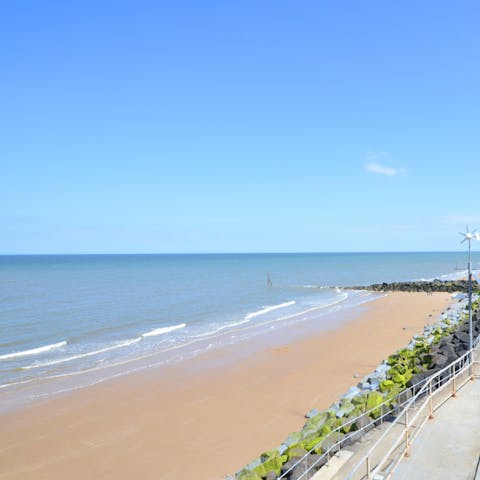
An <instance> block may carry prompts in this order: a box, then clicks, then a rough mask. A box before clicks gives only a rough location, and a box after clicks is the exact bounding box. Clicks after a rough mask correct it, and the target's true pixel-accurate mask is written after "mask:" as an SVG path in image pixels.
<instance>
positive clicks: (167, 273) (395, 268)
mask: <svg viewBox="0 0 480 480" xmlns="http://www.w3.org/2000/svg"><path fill="white" fill-rule="evenodd" d="M479 261H480V256H478V255H477V254H476V253H474V254H473V263H474V265H477V264H478V262H479ZM465 268H466V255H465V253H463V252H455V253H341V254H340V253H338V254H335V253H319V254H314V253H312V254H218V255H213V254H212V255H209V254H205V255H200V254H199V255H66V256H63V255H58V256H49V255H45V256H0V404H1V402H2V397H4V396H5V395H7V396H8V398H12V392H13V393H15V392H17V393H18V394H19V395H20V394H22V395H23V397H24V398H35V397H36V396H45V395H52V394H55V393H56V392H57V391H62V390H64V389H66V388H65V384H64V383H63V384H60V382H56V380H58V379H66V378H69V379H70V382H69V384H68V388H69V389H71V388H76V387H78V386H80V384H82V382H81V381H80V378H83V380H82V381H83V384H82V385H86V384H89V383H95V382H96V381H98V380H99V379H102V380H103V379H106V378H109V376H114V375H118V374H119V372H120V373H122V372H127V371H129V368H128V366H129V365H131V364H133V363H134V362H136V361H138V359H140V358H141V359H147V361H146V362H144V363H143V365H149V363H148V359H150V358H152V359H154V358H155V359H157V360H158V358H161V359H162V360H161V361H162V362H167V363H168V362H174V361H179V360H181V359H182V358H186V357H188V356H190V357H193V356H195V355H198V354H199V353H201V352H202V351H205V350H207V349H214V348H217V347H219V346H221V345H225V344H229V343H235V342H242V341H248V339H249V338H250V337H252V336H254V335H259V334H262V332H263V333H265V332H267V331H271V330H272V329H281V328H284V327H286V326H294V325H296V324H298V323H300V322H309V321H310V322H311V321H315V322H316V323H318V324H321V323H322V321H323V320H322V319H326V318H327V317H328V318H330V319H331V318H332V315H334V314H335V313H340V312H345V311H347V310H348V309H351V308H354V307H355V306H357V305H360V304H362V303H364V302H368V301H369V300H371V299H373V298H375V295H373V294H370V293H368V292H364V291H351V290H348V289H344V288H341V287H346V286H351V285H365V284H370V283H374V282H383V281H386V282H390V281H401V280H417V279H433V278H455V277H461V276H465V275H466V271H465ZM268 278H270V280H271V285H268ZM284 331H286V332H288V329H285V328H284ZM157 363H158V362H157ZM115 366H121V367H120V370H119V369H118V368H117V369H116V370H115V369H114V368H113V367H115ZM86 373H88V381H86V380H85V378H86V377H85V376H83V377H82V374H86ZM39 386H42V388H39ZM0 409H1V405H0Z"/></svg>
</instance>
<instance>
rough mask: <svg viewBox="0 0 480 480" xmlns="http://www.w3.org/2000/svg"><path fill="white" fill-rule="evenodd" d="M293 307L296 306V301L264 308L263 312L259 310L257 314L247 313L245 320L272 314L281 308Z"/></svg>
mask: <svg viewBox="0 0 480 480" xmlns="http://www.w3.org/2000/svg"><path fill="white" fill-rule="evenodd" d="M291 305H295V300H292V301H291V302H285V303H279V304H278V305H271V306H268V307H263V308H262V309H261V310H257V311H256V312H252V313H247V315H245V320H250V319H251V318H254V317H258V316H259V315H263V314H265V313H268V312H272V311H273V310H278V309H279V308H285V307H290V306H291Z"/></svg>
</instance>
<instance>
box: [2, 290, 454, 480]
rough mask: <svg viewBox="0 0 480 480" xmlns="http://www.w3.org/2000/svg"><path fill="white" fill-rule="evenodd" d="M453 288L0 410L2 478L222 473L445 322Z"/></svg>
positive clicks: (378, 303)
mask: <svg viewBox="0 0 480 480" xmlns="http://www.w3.org/2000/svg"><path fill="white" fill-rule="evenodd" d="M451 302H452V299H451V297H450V295H448V294H443V293H436V294H433V295H425V294H424V293H392V294H389V295H388V296H386V297H383V298H380V299H378V300H375V301H373V302H371V303H369V304H367V306H365V307H364V308H362V309H361V311H360V312H359V313H358V314H356V315H353V314H352V318H351V319H349V320H348V321H343V322H341V325H340V326H339V328H337V329H334V330H330V331H327V332H323V333H318V334H315V335H310V336H309V337H308V338H302V339H294V340H290V341H289V340H288V338H289V335H288V332H285V338H284V339H283V341H282V342H281V343H279V344H276V345H275V346H272V345H269V346H268V347H265V348H260V349H258V348H257V349H254V350H252V351H253V352H254V353H253V354H252V355H250V356H249V357H245V356H244V355H242V352H245V350H247V351H248V347H246V346H245V345H242V344H238V345H236V346H233V347H228V348H225V349H223V350H222V351H217V352H214V353H208V354H205V355H202V356H199V357H197V358H196V359H194V360H190V361H185V362H183V363H181V364H177V365H174V366H169V367H162V368H157V369H151V370H148V371H144V372H140V373H136V374H132V375H129V376H127V377H123V378H119V379H115V380H111V381H108V382H105V383H103V384H99V385H96V386H93V387H88V388H85V389H82V390H79V391H76V392H73V393H69V394H66V395H64V396H62V397H58V398H54V399H51V400H49V401H47V402H43V403H41V404H37V405H32V406H29V407H27V408H23V409H22V410H20V411H17V412H11V413H9V414H5V415H3V416H1V417H0V421H1V424H2V426H1V433H2V434H1V435H0V479H9V480H10V479H11V480H13V479H22V480H28V479H37V480H38V479H64V478H69V479H82V480H83V479H85V478H99V479H100V478H101V479H115V480H122V479H131V478H135V479H140V478H141V479H162V480H167V479H168V480H187V479H189V480H191V479H195V480H217V479H222V478H224V476H225V475H227V474H231V473H233V472H234V471H235V470H238V469H239V468H241V467H242V466H244V465H245V464H246V463H247V462H249V461H250V460H252V459H254V458H255V457H256V456H258V455H259V454H260V453H261V452H262V451H265V450H268V449H271V448H273V447H275V446H277V445H279V444H280V443H281V442H282V440H283V439H284V438H285V437H286V436H287V435H288V434H289V433H290V432H292V431H295V430H298V429H300V428H301V427H302V425H303V423H304V421H305V419H304V414H305V412H307V411H308V410H309V409H311V408H312V407H316V408H320V409H321V408H327V407H328V406H329V405H330V404H331V403H332V402H334V401H336V400H337V399H338V398H339V397H340V396H341V395H342V394H343V393H344V392H345V391H346V390H347V389H348V388H349V387H350V386H352V385H354V384H356V383H357V382H358V379H357V378H354V376H355V377H356V376H357V375H359V376H360V377H363V376H364V375H366V374H368V373H369V372H371V371H372V370H374V369H375V368H376V367H377V366H378V365H379V364H380V363H381V361H382V360H383V359H384V358H386V357H387V356H388V355H389V354H390V353H392V352H394V351H395V350H397V349H399V348H401V347H403V346H405V345H406V344H407V343H408V342H409V341H410V339H411V337H412V336H413V335H414V334H416V333H419V332H421V331H422V330H423V327H424V325H426V324H428V323H433V322H434V321H436V319H437V317H438V315H439V314H440V313H441V312H442V311H443V310H445V308H447V307H448V305H449V303H451Z"/></svg>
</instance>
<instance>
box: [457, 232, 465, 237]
mask: <svg viewBox="0 0 480 480" xmlns="http://www.w3.org/2000/svg"><path fill="white" fill-rule="evenodd" d="M458 234H459V235H462V236H464V237H466V235H465V234H464V233H463V232H458Z"/></svg>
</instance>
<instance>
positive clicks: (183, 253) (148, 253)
mask: <svg viewBox="0 0 480 480" xmlns="http://www.w3.org/2000/svg"><path fill="white" fill-rule="evenodd" d="M368 253H463V250H356V251H355V250H349V251H347V250H341V251H332V250H331V251H263V252H261V251H251V252H234V251H232V252H83V253H78V252H77V253H72V252H69V253H0V257H22V256H25V257H28V256H31V257H33V256H36V257H41V256H87V255H92V256H93V255H96V256H100V255H316V254H368ZM472 253H475V251H472Z"/></svg>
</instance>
